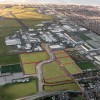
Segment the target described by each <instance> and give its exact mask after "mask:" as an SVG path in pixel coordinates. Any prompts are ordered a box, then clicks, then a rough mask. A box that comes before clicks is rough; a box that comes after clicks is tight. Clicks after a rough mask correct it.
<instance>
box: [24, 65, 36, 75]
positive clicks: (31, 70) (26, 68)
mask: <svg viewBox="0 0 100 100" xmlns="http://www.w3.org/2000/svg"><path fill="white" fill-rule="evenodd" d="M35 66H36V64H25V65H23V69H24V73H25V74H35V73H36V70H35Z"/></svg>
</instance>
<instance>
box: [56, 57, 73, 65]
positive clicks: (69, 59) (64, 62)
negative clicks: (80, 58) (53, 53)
mask: <svg viewBox="0 0 100 100" xmlns="http://www.w3.org/2000/svg"><path fill="white" fill-rule="evenodd" d="M58 60H59V61H60V62H61V64H67V63H73V62H74V61H73V60H72V59H71V58H70V57H67V58H59V59H58Z"/></svg>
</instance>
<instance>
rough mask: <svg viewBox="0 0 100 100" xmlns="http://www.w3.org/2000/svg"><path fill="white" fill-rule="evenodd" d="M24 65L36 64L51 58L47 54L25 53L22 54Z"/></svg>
mask: <svg viewBox="0 0 100 100" xmlns="http://www.w3.org/2000/svg"><path fill="white" fill-rule="evenodd" d="M20 57H21V61H22V63H32V62H34V63H36V62H40V61H44V60H47V59H48V58H49V56H48V54H47V53H46V52H36V53H25V54H20Z"/></svg>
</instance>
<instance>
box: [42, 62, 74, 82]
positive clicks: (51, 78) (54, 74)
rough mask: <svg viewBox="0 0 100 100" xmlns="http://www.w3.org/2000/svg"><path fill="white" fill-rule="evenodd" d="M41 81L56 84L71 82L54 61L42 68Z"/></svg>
mask: <svg viewBox="0 0 100 100" xmlns="http://www.w3.org/2000/svg"><path fill="white" fill-rule="evenodd" d="M42 69H43V79H44V81H45V82H46V83H56V82H63V81H69V80H72V79H71V78H70V77H69V76H67V75H66V74H65V73H64V71H63V70H62V69H61V68H60V66H59V65H58V64H57V63H56V62H55V61H54V62H51V63H47V64H45V65H43V66H42Z"/></svg>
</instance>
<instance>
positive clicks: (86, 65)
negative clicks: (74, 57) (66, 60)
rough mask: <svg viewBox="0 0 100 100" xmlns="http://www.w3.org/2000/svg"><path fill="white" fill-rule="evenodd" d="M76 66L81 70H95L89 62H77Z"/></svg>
mask: <svg viewBox="0 0 100 100" xmlns="http://www.w3.org/2000/svg"><path fill="white" fill-rule="evenodd" d="M77 65H78V66H79V67H80V69H81V70H86V69H97V68H96V66H95V65H94V64H93V63H92V62H91V61H84V62H77Z"/></svg>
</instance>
